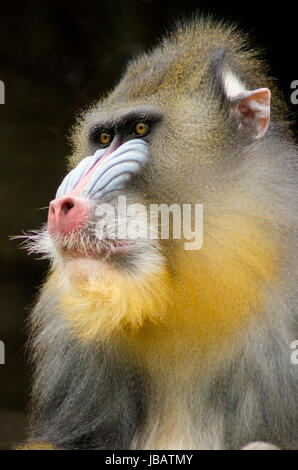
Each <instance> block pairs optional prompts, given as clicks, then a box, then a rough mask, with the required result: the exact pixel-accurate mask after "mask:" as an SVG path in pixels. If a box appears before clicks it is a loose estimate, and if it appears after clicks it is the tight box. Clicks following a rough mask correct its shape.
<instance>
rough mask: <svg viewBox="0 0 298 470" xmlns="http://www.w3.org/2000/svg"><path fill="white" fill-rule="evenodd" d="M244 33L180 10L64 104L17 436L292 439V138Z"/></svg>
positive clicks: (191, 443)
mask: <svg viewBox="0 0 298 470" xmlns="http://www.w3.org/2000/svg"><path fill="white" fill-rule="evenodd" d="M247 44H248V41H247V38H246V37H245V36H244V35H243V34H242V33H241V32H240V31H238V30H237V29H236V28H235V27H233V26H230V25H227V24H224V23H220V22H216V21H214V20H212V19H195V20H193V21H192V22H190V23H187V24H181V25H180V26H179V27H178V28H177V30H176V31H174V32H173V33H171V34H169V35H168V37H166V38H165V39H164V40H163V42H161V44H160V45H159V46H158V47H156V49H154V50H153V51H152V52H150V53H146V54H144V55H142V56H140V57H138V58H136V59H135V60H132V61H131V62H130V63H129V65H128V67H127V70H126V73H125V74H124V76H123V78H122V79H121V81H120V83H119V84H118V85H117V86H116V88H115V89H114V90H113V91H112V92H111V93H110V94H109V95H108V96H107V97H106V98H104V99H102V100H101V101H100V102H99V103H96V104H95V105H94V106H93V107H92V108H91V109H90V110H89V111H87V112H84V114H83V115H82V116H81V117H80V119H79V120H78V123H77V125H76V129H75V131H74V135H73V148H74V151H73V153H72V155H71V157H70V159H69V170H70V172H69V173H68V174H67V175H66V177H65V178H64V180H63V181H62V183H61V185H60V186H59V188H58V191H57V194H56V197H55V199H54V200H53V201H51V203H50V206H49V213H48V223H47V226H45V227H44V228H43V229H42V230H41V231H39V232H35V233H33V234H31V235H30V234H29V235H28V244H29V250H30V251H31V252H37V253H43V255H44V256H46V257H47V258H49V259H50V270H49V275H48V278H47V280H46V282H45V283H44V285H43V287H42V288H41V292H40V295H39V299H38V302H37V304H36V306H35V308H34V310H33V313H32V316H31V326H30V328H31V339H30V345H31V357H32V361H33V363H34V379H33V390H32V403H31V409H32V412H31V428H30V436H29V437H28V441H27V443H26V444H24V447H23V448H31V449H38V448H49V449H152V450H153V449H241V448H244V449H251V448H266V449H267V448H268V449H269V448H281V449H294V448H298V366H297V365H295V363H294V361H293V360H291V355H292V354H293V349H291V347H292V346H293V342H295V340H297V339H298V325H297V312H298V305H297V291H298V289H297V286H298V267H297V195H298V189H297V176H298V174H297V162H298V160H297V156H298V152H297V148H296V147H295V143H294V138H293V136H292V135H291V131H290V129H289V126H288V124H287V109H286V106H285V104H284V102H283V99H282V98H281V95H280V93H279V91H278V89H277V88H276V85H275V82H274V80H272V78H270V77H269V76H268V74H267V72H266V66H265V65H264V62H263V61H262V59H261V58H260V57H259V54H258V53H256V51H255V50H251V49H249V47H248V45H247ZM270 100H271V103H272V104H271V110H270ZM270 113H271V119H270ZM187 207H188V208H189V207H190V208H191V211H188V213H186V211H185V210H184V209H185V208H187ZM198 208H199V209H200V208H201V209H200V210H196V209H198ZM124 209H125V210H124ZM167 216H168V217H167ZM174 229H175V230H174ZM179 231H180V232H179ZM199 232H200V233H202V235H200V234H199ZM180 235H181V236H180ZM200 238H202V240H200Z"/></svg>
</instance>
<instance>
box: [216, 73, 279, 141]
mask: <svg viewBox="0 0 298 470" xmlns="http://www.w3.org/2000/svg"><path fill="white" fill-rule="evenodd" d="M223 86H224V92H225V95H226V98H227V99H228V101H229V102H230V110H231V113H232V114H233V115H234V116H235V118H236V119H237V121H238V128H239V129H240V128H244V129H245V130H246V131H247V133H248V137H249V139H250V140H257V139H260V138H261V137H263V136H264V135H265V133H266V131H267V129H268V125H269V121H270V98H271V93H270V90H269V89H268V88H259V89H257V90H253V91H249V90H247V89H246V88H245V86H244V84H243V83H242V82H241V81H240V80H239V79H238V77H237V76H236V75H234V74H233V73H232V72H231V71H230V70H226V71H225V72H224V74H223Z"/></svg>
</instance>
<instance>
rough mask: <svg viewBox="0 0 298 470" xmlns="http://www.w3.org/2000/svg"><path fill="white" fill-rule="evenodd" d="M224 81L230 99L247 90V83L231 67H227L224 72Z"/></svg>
mask: <svg viewBox="0 0 298 470" xmlns="http://www.w3.org/2000/svg"><path fill="white" fill-rule="evenodd" d="M223 82H224V90H225V93H226V96H227V98H228V99H230V100H232V99H234V98H236V97H237V96H238V95H239V94H240V93H244V92H245V91H246V88H245V85H244V84H243V83H242V82H241V80H240V79H239V78H238V77H237V76H236V75H235V74H234V73H233V72H232V71H231V70H230V69H229V68H226V70H225V72H224V74H223Z"/></svg>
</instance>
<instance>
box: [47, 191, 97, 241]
mask: <svg viewBox="0 0 298 470" xmlns="http://www.w3.org/2000/svg"><path fill="white" fill-rule="evenodd" d="M89 216H90V203H89V201H88V199H84V198H82V197H76V196H62V197H59V198H58V199H54V200H53V201H51V202H50V208H49V214H48V230H49V232H50V233H51V234H62V235H63V234H68V233H71V232H76V231H78V230H79V229H80V228H82V227H83V226H84V225H85V224H86V222H87V221H88V219H89Z"/></svg>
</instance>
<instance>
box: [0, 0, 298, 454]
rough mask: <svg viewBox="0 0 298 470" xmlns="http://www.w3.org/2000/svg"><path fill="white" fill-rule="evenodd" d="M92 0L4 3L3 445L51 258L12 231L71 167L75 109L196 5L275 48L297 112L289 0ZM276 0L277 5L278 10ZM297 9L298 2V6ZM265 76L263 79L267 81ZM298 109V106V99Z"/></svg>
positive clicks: (297, 73) (22, 384)
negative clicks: (277, 0)
mask: <svg viewBox="0 0 298 470" xmlns="http://www.w3.org/2000/svg"><path fill="white" fill-rule="evenodd" d="M220 5H221V6H218V5H216V4H215V2H212V1H211V0H210V1H200V0H197V1H195V0H193V1H188V0H184V1H176V0H114V1H113V0H98V1H93V0H84V1H71V2H70V1H66V0H59V1H55V0H52V1H44V0H43V1H39V0H19V1H10V2H5V1H3V2H1V9H0V80H2V81H3V82H4V83H5V104H4V105H0V159H1V160H0V161H1V170H0V180H1V183H0V201H1V206H0V207H1V212H0V213H1V218H0V227H1V234H0V237H1V238H0V239H1V243H0V299H1V304H0V305H1V306H0V340H2V341H3V342H4V343H5V352H6V364H5V365H0V449H7V448H9V447H10V446H11V445H12V444H13V443H15V442H18V441H20V440H22V439H23V437H24V433H25V429H26V419H25V410H26V403H27V401H28V395H29V389H30V387H29V385H30V368H29V366H28V365H26V361H25V357H26V355H25V343H26V327H25V321H26V318H27V316H28V312H29V310H30V306H31V305H32V303H33V301H34V297H35V295H36V292H37V289H38V286H39V285H40V283H41V280H42V278H43V276H44V273H45V270H46V266H47V264H46V262H44V261H38V260H36V259H34V257H32V256H31V257H28V256H27V254H26V252H25V251H23V250H20V249H19V248H18V243H17V242H16V241H10V240H9V236H10V235H16V234H20V233H21V232H22V230H28V229H34V228H38V227H39V226H40V225H41V224H42V223H43V222H45V220H46V217H47V211H46V210H40V208H41V207H44V206H47V205H48V202H49V200H50V199H51V198H52V197H53V196H54V194H55V190H56V188H57V184H58V182H59V181H60V180H61V177H62V175H63V174H64V172H65V157H66V155H67V154H68V152H69V151H70V149H69V147H68V144H67V139H66V137H65V136H66V134H67V133H68V131H69V129H70V127H71V125H72V124H73V122H74V114H75V113H76V112H77V111H78V110H80V109H81V108H82V106H86V105H88V103H90V102H91V101H92V100H94V99H95V98H97V97H99V96H100V95H101V94H102V93H104V92H105V91H107V90H108V89H110V88H112V87H113V85H114V84H115V83H116V82H117V80H119V78H120V75H121V73H122V71H123V69H124V67H125V63H126V62H127V60H128V59H129V58H131V57H132V55H135V54H138V53H139V52H141V51H143V50H144V49H146V48H147V49H148V48H149V47H151V46H152V45H154V44H155V43H156V42H157V40H158V39H159V38H160V37H161V36H162V34H163V32H164V31H165V30H166V29H167V28H168V27H169V26H171V25H172V23H173V21H174V20H175V19H177V18H181V17H185V16H186V17H190V16H191V15H192V14H194V13H195V12H196V11H197V10H200V11H201V12H211V13H213V14H215V16H216V17H219V18H225V19H230V20H232V21H236V22H237V23H238V24H239V25H240V26H241V27H242V28H244V29H245V30H248V31H251V32H252V34H253V37H255V38H256V44H258V45H259V46H261V47H263V48H265V49H266V50H267V57H268V61H269V63H270V64H271V65H272V70H273V74H274V75H275V76H277V77H278V78H279V80H280V85H281V88H282V89H283V91H284V93H285V97H286V99H287V101H288V104H289V105H290V107H291V110H292V112H293V115H295V112H296V109H295V106H294V105H293V104H291V102H290V95H291V92H292V90H291V89H290V84H291V82H292V81H293V80H298V70H297V59H296V57H295V56H296V53H297V51H296V50H295V47H297V46H296V44H297V20H298V16H297V11H298V10H297V7H294V6H293V3H292V2H282V3H281V4H280V5H279V7H278V9H277V8H276V7H275V6H273V5H274V3H273V2H271V1H270V2H269V1H268V2H264V1H263V2H253V1H250V2H239V1H238V2H237V3H236V2H235V4H233V3H232V2H228V1H226V2H221V3H220ZM275 8H276V9H275ZM295 8H296V9H295ZM264 85H265V84H262V83H260V87H261V86H264ZM297 108H298V106H297Z"/></svg>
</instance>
